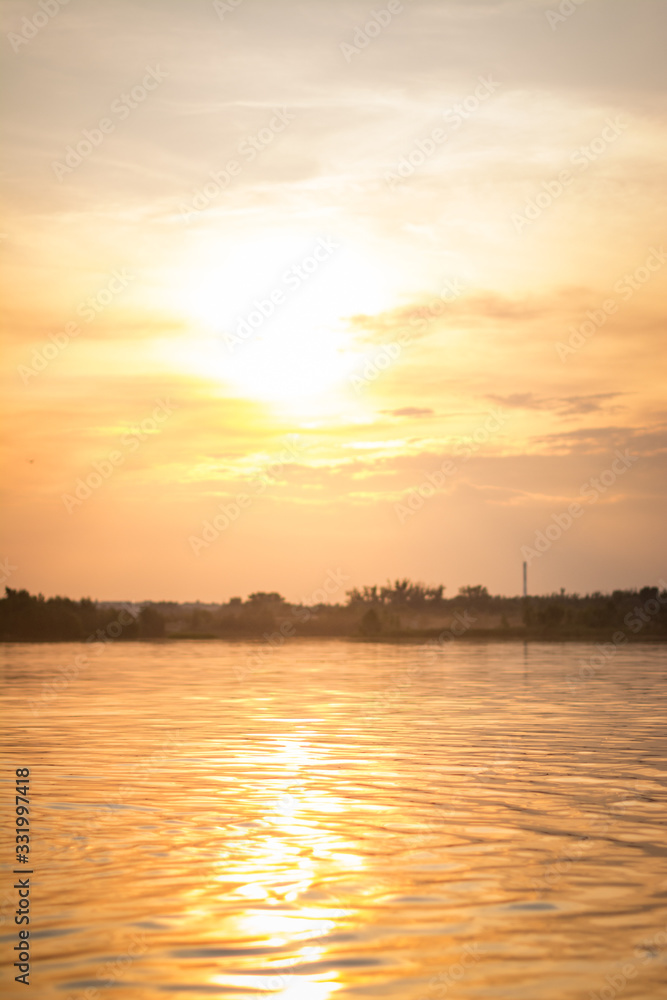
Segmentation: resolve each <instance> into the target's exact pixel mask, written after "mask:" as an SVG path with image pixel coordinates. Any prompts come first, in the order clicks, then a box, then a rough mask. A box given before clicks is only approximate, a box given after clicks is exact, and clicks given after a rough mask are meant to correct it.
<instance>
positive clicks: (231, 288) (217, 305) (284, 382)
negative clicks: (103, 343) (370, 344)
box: [178, 229, 391, 410]
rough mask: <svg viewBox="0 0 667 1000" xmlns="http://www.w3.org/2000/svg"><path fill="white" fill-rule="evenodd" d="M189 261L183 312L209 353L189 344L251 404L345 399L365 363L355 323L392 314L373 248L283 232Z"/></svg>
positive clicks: (209, 248)
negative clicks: (368, 316)
mask: <svg viewBox="0 0 667 1000" xmlns="http://www.w3.org/2000/svg"><path fill="white" fill-rule="evenodd" d="M192 259H193V260H194V264H191V266H190V268H189V270H185V271H184V272H183V274H182V276H181V287H180V295H179V297H180V311H181V312H185V313H186V315H187V316H188V317H189V318H190V320H191V322H192V323H193V325H194V326H195V327H196V329H197V331H198V334H199V337H198V338H195V339H198V341H199V346H200V348H201V346H202V344H204V343H205V345H206V346H205V347H204V348H203V351H202V350H201V349H196V350H195V349H194V348H195V344H194V343H193V342H192V341H191V343H190V348H191V353H192V355H193V356H194V355H199V358H198V362H197V363H198V366H200V368H201V370H202V373H205V374H206V376H207V377H210V376H212V375H214V376H215V377H216V378H217V379H219V380H220V381H221V383H223V384H224V385H225V386H227V387H228V388H229V390H230V391H231V392H233V393H237V394H239V395H241V396H244V397H246V398H250V399H254V400H258V401H265V402H267V403H281V404H284V405H288V404H290V405H292V406H293V407H296V408H300V409H302V410H304V409H306V410H307V409H309V408H310V409H311V410H316V409H318V407H320V406H321V405H323V404H324V403H325V402H326V400H329V401H330V402H331V401H332V400H333V398H334V396H336V395H337V394H338V395H340V394H341V393H344V392H345V391H347V389H348V388H349V384H350V376H351V373H352V371H353V370H354V367H355V365H356V364H357V363H358V353H357V352H356V350H355V347H354V344H353V341H352V337H351V333H350V330H349V317H350V316H353V315H358V314H360V313H367V314H368V313H373V312H378V311H380V310H382V309H384V308H386V307H387V304H388V302H389V301H390V294H391V293H390V289H389V287H388V286H389V279H388V277H387V275H386V273H384V272H383V269H382V267H381V266H380V265H379V262H378V260H377V259H375V258H374V257H373V255H372V254H371V253H369V252H368V250H367V249H365V248H363V247H359V246H353V245H351V244H350V242H349V241H346V240H345V239H344V238H342V237H340V236H338V235H336V234H332V233H327V232H321V233H307V234H304V233H303V232H297V231H293V230H282V229H281V230H279V231H273V232H269V233H266V234H263V235H260V236H257V237H256V238H254V239H252V240H248V241H246V242H242V243H239V244H236V245H234V246H231V247H225V248H224V251H223V249H222V248H221V247H220V245H219V244H214V243H211V242H210V241H209V242H208V243H207V242H206V241H204V243H203V244H202V245H201V246H200V247H199V249H198V251H197V252H196V253H194V254H193V258H192ZM178 353H179V355H181V356H182V352H181V351H179V352H178ZM202 354H203V357H202V356H201V355H202Z"/></svg>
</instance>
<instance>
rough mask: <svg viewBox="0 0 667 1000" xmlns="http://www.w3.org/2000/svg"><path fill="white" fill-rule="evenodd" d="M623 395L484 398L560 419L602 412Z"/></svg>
mask: <svg viewBox="0 0 667 1000" xmlns="http://www.w3.org/2000/svg"><path fill="white" fill-rule="evenodd" d="M623 395H624V393H620V392H598V393H592V394H589V395H581V396H565V397H561V398H549V397H545V396H536V395H535V393H532V392H516V393H511V394H510V395H508V396H501V395H496V394H490V395H488V396H487V397H486V398H487V399H488V400H490V402H492V403H497V404H499V405H501V406H506V407H508V409H518V410H542V411H547V412H549V411H551V412H555V413H558V414H559V415H560V416H562V417H575V416H582V415H584V414H587V413H600V412H604V411H606V410H607V409H608V407H607V406H606V405H605V404H607V403H608V402H609V401H610V400H613V399H618V398H620V397H621V396H623Z"/></svg>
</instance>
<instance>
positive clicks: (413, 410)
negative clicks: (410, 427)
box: [380, 406, 435, 417]
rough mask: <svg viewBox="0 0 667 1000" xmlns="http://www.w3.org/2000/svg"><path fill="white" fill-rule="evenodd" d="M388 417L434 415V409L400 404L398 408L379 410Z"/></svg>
mask: <svg viewBox="0 0 667 1000" xmlns="http://www.w3.org/2000/svg"><path fill="white" fill-rule="evenodd" d="M380 412H381V413H386V414H387V415H388V416H390V417H434V416H435V410H430V409H427V408H422V407H420V406H402V407H400V409H398V410H381V411H380Z"/></svg>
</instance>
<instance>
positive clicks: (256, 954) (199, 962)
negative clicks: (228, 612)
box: [0, 640, 667, 1000]
mask: <svg viewBox="0 0 667 1000" xmlns="http://www.w3.org/2000/svg"><path fill="white" fill-rule="evenodd" d="M99 649H100V650H101V653H100V654H99V655H95V654H94V653H93V652H92V651H91V648H90V647H86V646H83V645H80V644H58V645H55V644H45V645H30V644H26V645H19V644H17V645H5V646H4V647H3V648H2V650H1V655H2V663H3V667H2V674H3V681H4V683H3V689H2V706H1V707H2V713H3V718H4V719H5V720H6V721H5V725H4V732H3V737H2V740H3V760H4V764H3V770H2V795H3V806H2V815H3V817H4V818H6V817H7V816H8V815H10V818H12V820H13V811H14V792H15V776H14V775H15V770H16V769H18V768H28V769H29V771H30V775H29V798H30V806H29V808H30V814H29V820H30V851H31V853H30V865H29V870H30V871H32V872H33V874H32V875H31V876H30V886H31V898H30V907H31V909H30V952H31V971H30V984H31V989H29V990H26V989H25V986H24V985H23V984H21V983H15V982H14V981H13V980H14V975H16V971H15V970H14V969H13V967H12V963H13V961H14V960H15V959H14V958H13V957H10V956H13V955H14V954H15V953H14V952H13V951H12V948H13V947H14V945H15V944H17V941H18V930H19V928H18V927H17V926H15V924H14V912H15V909H16V904H17V890H16V889H14V888H13V884H14V883H13V881H12V880H13V879H15V878H18V877H19V876H15V875H13V874H12V866H14V867H18V865H15V864H14V862H13V852H14V833H15V830H14V825H13V822H12V826H11V827H10V828H8V827H7V826H6V825H5V833H7V831H8V832H9V834H10V841H11V842H10V844H9V845H8V846H7V845H6V846H5V848H4V849H3V853H2V857H1V858H0V860H1V861H2V862H3V884H2V888H1V892H0V897H1V899H2V910H1V914H2V926H1V927H0V935H1V936H2V939H3V948H2V960H3V981H4V995H5V996H9V997H12V998H13V997H26V996H37V997H39V1000H51V998H53V1000H56V998H58V1000H69V998H72V1000H154V998H155V1000H157V998H161V1000H166V998H170V997H174V998H177V997H179V998H192V1000H195V998H201V997H211V998H216V997H218V998H225V1000H248V998H257V997H267V998H272V1000H329V998H335V1000H346V998H352V997H359V998H362V997H382V998H396V1000H439V998H442V997H447V998H454V1000H461V998H471V1000H472V998H475V1000H477V998H507V1000H522V998H525V1000H563V998H567V1000H591V998H594V1000H598V998H599V1000H613V998H614V997H616V996H621V995H622V996H623V1000H632V998H641V1000H657V998H659V997H666V996H667V987H666V986H665V982H666V972H667V969H666V965H667V864H666V858H667V846H666V843H665V818H666V813H665V803H666V799H667V796H666V794H665V770H666V765H667V754H666V745H665V735H666V725H665V722H666V712H665V708H666V701H667V698H666V693H667V684H666V681H665V676H666V675H665V667H666V666H667V647H663V646H659V645H652V644H642V645H635V646H629V647H625V648H621V649H619V650H618V651H617V652H616V653H615V654H614V655H609V656H603V655H599V654H598V653H597V651H596V649H595V647H594V646H593V645H588V644H583V643H582V644H555V643H554V644H546V643H544V644H540V643H534V644H529V645H524V644H522V643H509V642H508V643H488V644H483V643H477V642H472V641H470V642H460V643H457V644H452V645H450V646H449V647H447V648H445V649H443V650H438V651H433V650H431V649H429V648H428V647H427V646H426V645H419V644H412V645H390V644H382V643H355V642H346V641H334V640H331V641H329V640H317V641H298V640H297V641H294V642H292V643H290V644H288V645H286V646H284V647H282V648H277V649H273V648H271V647H269V646H268V645H267V644H265V643H262V642H238V643H225V642H218V641H211V642H185V641H184V642H171V643H168V642H165V643H115V644H108V645H107V646H106V647H99ZM82 654H84V655H83V658H82V659H81V658H80V659H79V660H78V661H76V660H75V658H76V657H77V656H78V657H81V656H82ZM5 839H6V838H5ZM23 867H25V866H23ZM26 870H28V869H26Z"/></svg>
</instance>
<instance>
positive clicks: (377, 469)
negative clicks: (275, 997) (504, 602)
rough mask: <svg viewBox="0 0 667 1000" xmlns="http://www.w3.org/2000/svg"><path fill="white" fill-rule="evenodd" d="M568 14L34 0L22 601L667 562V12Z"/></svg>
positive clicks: (434, 6) (641, 0)
mask: <svg viewBox="0 0 667 1000" xmlns="http://www.w3.org/2000/svg"><path fill="white" fill-rule="evenodd" d="M560 8H561V11H564V12H565V13H563V12H561V13H559V5H558V3H557V2H555V0H554V2H542V0H529V2H528V0H526V2H523V0H506V2H501V0H498V2H492V0H489V2H466V3H459V2H449V0H404V2H403V3H402V4H401V3H398V2H397V0H392V2H391V4H389V3H385V2H384V0H379V2H378V3H376V4H374V5H373V4H370V3H362V2H357V0H354V2H347V0H336V2H333V0H326V2H324V0H308V2H306V0H302V2H296V0H240V2H239V0H229V2H228V3H224V2H218V3H217V4H214V3H211V2H203V0H202V2H185V0H181V2H176V0H160V2H156V0H153V2H148V0H134V2H132V3H129V2H123V0H114V2H112V3H109V2H103V0H70V2H69V3H67V4H64V5H62V6H60V5H59V4H58V0H43V2H42V5H41V6H40V4H39V3H38V2H37V0H35V2H27V0H21V2H13V0H5V2H3V4H2V18H3V26H2V36H3V40H2V44H3V45H4V59H3V65H4V90H5V100H4V118H5V143H4V149H3V161H4V162H3V164H2V185H3V191H4V195H3V204H4V222H3V224H2V240H1V242H0V254H1V255H2V259H3V264H4V268H3V272H4V278H3V341H4V358H5V367H4V376H3V377H4V393H3V396H4V399H5V406H6V408H7V410H8V411H9V412H8V418H7V422H6V427H7V434H6V437H5V440H4V446H3V447H4V465H5V474H4V476H3V489H4V500H3V503H4V510H5V517H4V528H3V531H4V538H3V541H2V549H0V557H1V558H3V559H4V560H5V563H4V582H6V583H7V585H9V586H11V587H26V588H28V589H29V590H31V591H33V592H36V591H41V592H43V593H44V594H46V595H54V594H67V595H68V596H71V597H77V598H78V597H81V596H85V595H89V596H91V597H94V598H98V599H120V598H126V599H133V600H141V599H154V600H159V599H174V600H195V599H201V600H204V601H221V600H226V599H228V598H229V597H231V596H234V595H240V596H244V595H246V594H247V593H249V592H251V591H254V590H278V591H280V592H281V593H283V594H284V595H285V596H286V597H288V598H289V599H291V600H298V599H303V598H307V597H308V596H309V595H310V594H311V593H312V592H313V590H314V589H315V588H318V587H321V586H322V583H323V580H324V579H325V578H326V576H327V573H328V571H329V570H334V571H336V572H340V573H341V574H342V575H343V576H344V577H346V578H347V580H348V582H347V583H346V584H345V586H344V587H342V588H341V590H340V592H338V593H337V594H334V596H333V599H334V600H339V599H343V591H344V590H345V589H349V588H351V587H352V586H358V585H362V584H365V583H375V582H377V583H382V582H384V580H385V579H386V578H387V577H391V578H392V579H393V578H395V577H399V576H400V577H403V576H409V577H411V578H413V579H417V580H422V581H424V582H426V583H440V582H442V583H444V584H445V585H446V588H447V590H446V593H447V595H449V596H451V595H453V594H454V593H456V590H457V589H458V587H459V586H461V585H465V584H476V583H481V584H484V585H486V586H487V587H488V588H489V590H490V591H492V592H495V593H506V594H516V593H519V591H520V587H521V562H522V561H523V558H524V555H523V554H522V549H524V553H525V547H526V546H528V547H532V546H534V543H535V538H536V533H537V532H546V529H547V528H548V527H549V526H554V525H555V527H553V528H551V529H550V532H549V538H550V541H549V544H548V548H546V549H545V551H544V552H543V554H540V555H539V556H535V557H534V558H531V559H530V563H531V565H530V589H531V591H532V592H534V593H548V592H552V591H554V590H557V589H560V588H561V587H565V588H566V589H567V591H568V592H574V591H578V592H586V591H592V590H602V591H609V590H612V589H614V588H621V587H623V588H624V587H634V586H641V585H644V584H656V583H657V582H658V580H659V579H660V578H661V577H663V578H664V577H665V574H666V573H667V563H666V560H665V547H664V517H665V505H664V500H665V461H664V457H665V422H666V407H665V388H664V342H665V321H666V319H667V299H666V289H667V225H666V221H667V220H666V214H667V213H666V207H667V190H666V189H667V183H666V182H667V172H666V171H665V160H666V154H667V129H666V127H665V126H666V124H667V111H666V106H665V99H664V98H665V89H666V88H665V59H664V44H665V29H666V28H667V6H666V5H665V4H664V2H661V0H626V2H623V0H586V2H583V3H581V2H580V3H579V4H576V3H574V2H573V3H568V2H567V0H566V2H564V3H561V4H560ZM216 178H217V179H216ZM619 453H620V455H621V456H625V457H624V458H623V459H621V458H620V457H619ZM110 456H112V457H110ZM600 477H602V478H600ZM239 497H240V498H241V499H240V501H239ZM576 502H580V510H579V512H578V513H579V516H576V517H574V518H571V520H572V524H571V526H568V517H569V515H566V512H567V511H568V508H569V507H570V505H572V504H574V503H576ZM216 518H217V522H216V521H215V519H216ZM554 518H556V519H559V521H560V527H559V526H558V523H557V521H556V520H554ZM207 522H208V523H209V527H206V528H205V524H206V523H207ZM216 525H217V526H216ZM544 537H547V535H545V536H544Z"/></svg>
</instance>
